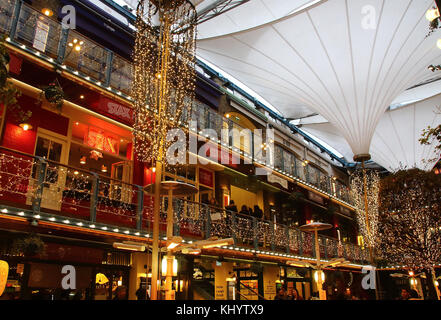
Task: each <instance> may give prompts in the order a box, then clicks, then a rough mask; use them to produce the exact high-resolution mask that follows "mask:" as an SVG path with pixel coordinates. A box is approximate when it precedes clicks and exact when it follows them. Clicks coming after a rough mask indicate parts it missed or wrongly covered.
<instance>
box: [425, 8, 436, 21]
mask: <svg viewBox="0 0 441 320" xmlns="http://www.w3.org/2000/svg"><path fill="white" fill-rule="evenodd" d="M437 18H439V10H438V9H437V8H432V9H429V10H427V12H426V19H427V20H429V21H430V22H432V21H433V20H435V19H437Z"/></svg>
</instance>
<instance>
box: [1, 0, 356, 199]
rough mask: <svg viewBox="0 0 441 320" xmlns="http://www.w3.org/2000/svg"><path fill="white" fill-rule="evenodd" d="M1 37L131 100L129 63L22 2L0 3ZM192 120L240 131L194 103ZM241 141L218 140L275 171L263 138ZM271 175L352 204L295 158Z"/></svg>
mask: <svg viewBox="0 0 441 320" xmlns="http://www.w3.org/2000/svg"><path fill="white" fill-rule="evenodd" d="M0 32H2V33H5V34H9V38H10V42H11V43H13V44H15V45H17V46H21V47H22V48H26V50H28V51H30V52H31V53H34V54H37V53H38V56H39V57H40V58H43V59H47V60H48V61H49V62H51V63H53V64H54V65H57V66H58V67H61V68H63V69H65V70H68V71H70V72H72V73H74V74H76V75H78V76H82V77H83V78H84V79H85V80H86V81H91V82H93V83H95V84H96V85H99V86H102V87H103V89H107V90H109V89H111V90H113V92H116V93H117V94H121V95H123V94H125V97H126V98H129V94H130V86H131V83H132V64H131V63H130V62H129V61H127V60H125V59H123V58H122V57H120V56H118V55H117V54H116V53H114V52H112V51H110V50H109V49H107V48H104V47H103V46H101V45H99V44H97V43H95V42H94V41H92V40H90V39H88V38H87V37H84V36H83V35H81V34H79V33H78V32H77V31H74V30H70V29H63V28H62V27H61V24H60V23H59V22H58V21H56V20H54V19H51V18H49V17H47V16H45V15H44V14H42V13H40V12H38V11H36V10H34V9H33V8H31V7H30V6H28V5H27V4H25V3H23V1H21V0H0ZM75 39H76V41H77V42H76V43H74V40H75ZM80 42H81V49H80V50H79V51H77V50H75V46H74V45H72V46H70V45H69V44H79V43H80ZM23 46H24V47H23ZM191 119H192V120H194V121H196V127H194V128H190V129H191V130H193V131H195V132H197V133H199V132H200V131H201V130H204V129H213V130H214V131H215V132H217V133H219V132H221V130H222V129H228V130H230V131H231V130H232V129H237V130H239V131H240V130H242V129H244V128H241V127H240V126H239V125H237V124H236V123H234V122H233V121H232V120H231V119H227V118H226V117H224V116H223V115H220V114H218V113H217V112H215V111H214V110H212V109H211V108H209V107H208V106H206V105H204V104H203V103H200V102H195V106H194V108H193V111H192V115H191ZM237 139H239V140H237ZM240 139H241V138H240V137H235V136H221V137H219V138H218V141H216V142H217V143H220V144H222V145H223V146H225V147H227V148H230V149H231V150H232V151H234V152H237V153H239V154H240V155H242V156H243V157H245V158H248V159H249V160H251V161H257V162H259V163H261V164H265V165H269V166H273V164H272V163H268V161H267V160H266V157H265V153H266V152H264V151H262V150H261V149H260V147H259V148H255V147H254V145H255V143H254V142H255V141H263V142H265V141H266V140H265V139H266V137H260V136H256V135H255V134H254V133H253V132H250V134H249V136H246V137H244V138H242V140H240ZM259 145H260V144H259ZM285 153H287V152H285ZM256 159H258V160H256ZM270 162H271V161H270ZM274 169H275V170H276V171H278V172H279V173H281V174H283V175H285V176H288V177H291V178H294V177H295V178H296V179H299V180H300V181H301V182H304V183H306V184H310V185H311V186H313V187H315V188H317V189H319V190H320V191H323V192H326V193H328V194H329V195H330V196H331V197H335V198H337V199H339V200H342V201H344V202H347V203H349V204H351V203H352V201H351V199H350V197H349V192H348V189H347V188H346V187H345V186H343V185H337V186H335V188H332V187H331V180H330V177H329V176H327V175H325V174H323V173H321V172H319V170H318V169H315V168H314V167H312V166H307V167H306V168H304V167H303V166H302V165H301V161H300V159H298V158H296V157H295V156H294V154H289V155H286V156H284V155H282V164H281V165H279V166H276V167H274Z"/></svg>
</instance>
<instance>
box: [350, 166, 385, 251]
mask: <svg viewBox="0 0 441 320" xmlns="http://www.w3.org/2000/svg"><path fill="white" fill-rule="evenodd" d="M365 174H366V189H367V204H368V210H367V211H368V212H367V218H366V205H365V190H364V181H363V180H364V177H363V171H356V172H355V173H353V174H352V176H351V196H352V199H353V201H354V206H355V208H356V211H355V212H356V216H357V222H358V227H359V230H360V233H361V235H362V236H363V239H364V240H365V241H366V245H367V246H368V247H370V248H372V249H375V248H376V247H377V244H378V206H379V203H378V194H379V187H380V178H379V176H378V173H377V172H376V171H372V170H365Z"/></svg>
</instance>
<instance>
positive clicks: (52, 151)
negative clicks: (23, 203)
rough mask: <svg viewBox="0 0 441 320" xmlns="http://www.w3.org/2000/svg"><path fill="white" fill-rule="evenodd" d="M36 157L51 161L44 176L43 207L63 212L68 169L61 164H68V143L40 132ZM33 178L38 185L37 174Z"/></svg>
mask: <svg viewBox="0 0 441 320" xmlns="http://www.w3.org/2000/svg"><path fill="white" fill-rule="evenodd" d="M35 156H37V157H42V158H44V159H46V160H49V161H48V163H47V166H46V171H45V175H44V182H43V193H42V199H41V207H42V208H47V209H51V210H57V211H59V210H61V202H62V196H63V190H64V186H65V183H66V176H67V170H65V169H66V168H65V167H63V166H60V165H59V164H64V163H66V160H67V142H66V141H64V140H62V139H60V138H57V137H55V136H52V135H50V134H46V133H43V132H40V130H39V132H38V134H37V143H36V146H35ZM60 169H63V170H60ZM33 176H34V179H35V180H33V181H34V184H36V183H37V180H36V179H37V177H36V172H34V173H33ZM35 187H36V186H35Z"/></svg>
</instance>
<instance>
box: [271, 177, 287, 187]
mask: <svg viewBox="0 0 441 320" xmlns="http://www.w3.org/2000/svg"><path fill="white" fill-rule="evenodd" d="M267 177H268V182H272V183H278V184H280V185H281V186H282V187H284V188H285V189H288V181H286V180H285V179H283V178H280V177H278V176H276V175H274V174H269V175H268V176H267Z"/></svg>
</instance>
